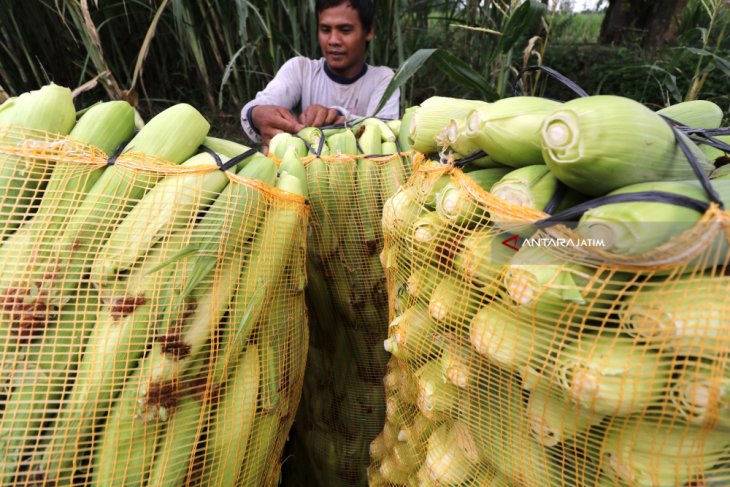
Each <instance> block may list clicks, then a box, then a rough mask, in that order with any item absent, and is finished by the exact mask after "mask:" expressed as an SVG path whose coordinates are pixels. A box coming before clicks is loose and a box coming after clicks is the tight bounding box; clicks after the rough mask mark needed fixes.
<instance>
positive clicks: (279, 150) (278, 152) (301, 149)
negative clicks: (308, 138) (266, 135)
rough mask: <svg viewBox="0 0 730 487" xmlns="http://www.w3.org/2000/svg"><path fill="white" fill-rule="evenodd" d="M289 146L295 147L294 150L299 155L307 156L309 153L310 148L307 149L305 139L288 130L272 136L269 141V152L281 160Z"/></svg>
mask: <svg viewBox="0 0 730 487" xmlns="http://www.w3.org/2000/svg"><path fill="white" fill-rule="evenodd" d="M289 147H294V151H295V153H296V155H297V156H299V157H305V156H306V155H307V154H309V149H307V146H306V145H305V143H304V140H302V139H301V138H299V137H297V136H295V135H292V134H289V133H286V132H279V133H278V134H276V135H274V136H273V137H272V138H271V140H270V141H269V154H271V155H273V156H275V157H276V158H277V159H279V160H281V159H283V158H284V154H286V150H287V149H288V148H289Z"/></svg>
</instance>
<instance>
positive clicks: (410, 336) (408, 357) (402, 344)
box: [384, 305, 440, 363]
mask: <svg viewBox="0 0 730 487" xmlns="http://www.w3.org/2000/svg"><path fill="white" fill-rule="evenodd" d="M439 329H440V326H439V324H438V323H437V322H436V321H434V320H433V319H432V318H431V316H430V315H429V313H428V310H427V309H426V308H425V307H423V306H421V305H416V306H413V307H411V308H409V309H407V310H406V311H405V312H404V313H403V314H402V315H400V316H398V317H396V318H395V319H394V320H393V321H392V322H391V323H390V325H389V326H388V335H389V337H388V338H387V339H386V340H385V342H384V347H385V350H386V351H387V352H389V353H391V354H392V355H393V356H395V357H397V358H399V359H400V360H404V361H406V362H410V363H417V362H418V361H420V360H422V359H424V358H426V357H429V356H430V355H431V354H433V353H435V351H436V350H435V349H434V348H433V340H434V338H435V335H436V334H437V333H438V332H439Z"/></svg>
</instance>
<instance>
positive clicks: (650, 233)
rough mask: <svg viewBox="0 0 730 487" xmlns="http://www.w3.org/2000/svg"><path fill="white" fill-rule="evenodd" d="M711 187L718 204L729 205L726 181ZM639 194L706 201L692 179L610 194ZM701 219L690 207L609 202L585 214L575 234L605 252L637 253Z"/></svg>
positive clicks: (728, 184)
mask: <svg viewBox="0 0 730 487" xmlns="http://www.w3.org/2000/svg"><path fill="white" fill-rule="evenodd" d="M712 186H713V188H714V189H715V190H716V191H717V193H718V194H719V195H720V199H721V200H722V201H725V202H730V182H728V181H723V180H716V181H714V182H713V184H712ZM641 191H662V192H666V193H673V194H678V195H682V196H688V197H690V198H694V199H696V200H699V201H708V196H707V194H706V193H705V191H704V190H703V189H702V187H701V186H700V185H699V183H698V182H697V181H696V180H695V181H686V182H685V181H660V182H655V183H639V184H633V185H630V186H626V187H623V188H621V189H618V190H616V191H613V192H611V193H610V194H611V195H614V194H616V195H618V194H631V193H635V192H641ZM701 216H702V215H701V214H700V212H698V211H696V210H694V209H692V208H687V207H685V206H681V205H678V204H672V203H659V202H651V201H646V202H640V203H635V202H633V203H610V204H607V205H602V206H599V207H596V208H592V209H590V210H588V211H587V212H585V213H584V214H583V216H582V217H581V219H580V221H579V223H578V226H577V227H576V232H577V233H579V234H580V235H582V236H584V237H586V238H592V239H595V240H599V241H601V242H602V248H603V249H605V250H609V251H612V252H615V253H618V254H641V253H643V252H647V251H649V250H652V249H654V248H656V247H657V246H659V245H661V244H663V243H666V242H667V241H669V240H670V239H671V238H672V237H675V236H677V235H679V234H681V233H682V232H683V231H685V230H688V229H690V228H692V227H693V226H694V225H695V224H697V222H698V221H699V219H700V218H701ZM723 239H724V237H723Z"/></svg>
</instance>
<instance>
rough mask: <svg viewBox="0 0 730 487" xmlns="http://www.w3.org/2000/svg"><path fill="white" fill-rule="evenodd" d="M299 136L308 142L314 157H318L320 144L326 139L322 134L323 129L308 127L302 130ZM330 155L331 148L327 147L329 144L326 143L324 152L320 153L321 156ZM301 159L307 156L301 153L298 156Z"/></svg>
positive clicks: (323, 148)
mask: <svg viewBox="0 0 730 487" xmlns="http://www.w3.org/2000/svg"><path fill="white" fill-rule="evenodd" d="M297 135H298V136H299V137H300V138H301V139H302V140H304V142H306V143H307V144H308V145H309V147H310V148H311V149H310V152H311V153H312V154H313V155H317V150H318V149H319V145H320V143H322V139H324V138H325V135H324V133H323V132H322V129H320V128H317V127H306V128H303V129H302V130H300V131H299V132H298V133H297ZM328 153H329V148H328V147H327V143H326V142H324V143H323V145H322V152H320V154H319V155H320V156H322V155H327V154H328ZM296 155H297V156H299V157H304V156H306V155H307V154H304V155H300V154H299V153H297V154H296Z"/></svg>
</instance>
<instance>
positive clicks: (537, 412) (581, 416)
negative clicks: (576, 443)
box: [527, 382, 603, 446]
mask: <svg viewBox="0 0 730 487" xmlns="http://www.w3.org/2000/svg"><path fill="white" fill-rule="evenodd" d="M527 416H528V418H529V422H530V431H531V432H532V436H533V437H534V438H535V439H536V440H537V441H538V442H539V443H540V444H542V445H545V446H555V445H557V444H558V443H563V442H566V441H568V440H570V439H572V438H574V437H576V436H577V435H580V434H582V433H583V432H585V431H586V430H587V429H588V428H589V427H590V426H592V425H594V424H598V423H600V422H601V420H602V419H603V416H602V415H600V414H594V413H592V412H590V411H587V410H585V409H583V408H581V407H580V405H578V404H576V403H574V402H572V401H571V400H570V399H569V398H568V397H567V396H566V395H565V394H564V393H563V391H561V390H560V389H559V388H557V387H551V386H550V385H549V384H548V383H546V382H539V383H538V384H537V385H535V386H534V387H532V388H531V390H530V399H529V401H528V402H527Z"/></svg>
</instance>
